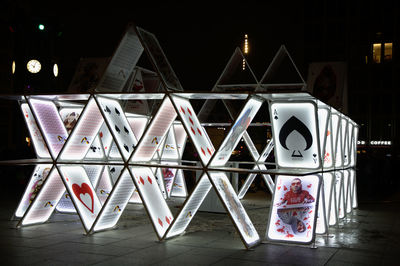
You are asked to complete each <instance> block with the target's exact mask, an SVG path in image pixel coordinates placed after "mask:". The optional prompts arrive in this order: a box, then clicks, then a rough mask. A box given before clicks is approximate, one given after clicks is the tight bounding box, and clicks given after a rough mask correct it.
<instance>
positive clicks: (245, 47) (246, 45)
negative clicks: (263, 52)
mask: <svg viewBox="0 0 400 266" xmlns="http://www.w3.org/2000/svg"><path fill="white" fill-rule="evenodd" d="M243 53H244V54H248V53H249V40H248V35H247V34H245V35H244V45H243ZM245 69H246V61H245V60H244V58H243V60H242V70H245Z"/></svg>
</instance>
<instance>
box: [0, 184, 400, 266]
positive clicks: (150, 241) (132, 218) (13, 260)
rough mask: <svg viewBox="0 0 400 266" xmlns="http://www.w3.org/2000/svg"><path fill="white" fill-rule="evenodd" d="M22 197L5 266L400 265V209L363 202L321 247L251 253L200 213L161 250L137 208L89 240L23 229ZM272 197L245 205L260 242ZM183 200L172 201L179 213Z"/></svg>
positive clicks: (76, 228) (75, 227) (3, 249)
mask: <svg viewBox="0 0 400 266" xmlns="http://www.w3.org/2000/svg"><path fill="white" fill-rule="evenodd" d="M17 196H19V195H15V196H14V197H11V198H10V199H8V200H6V199H2V201H1V203H0V207H1V209H0V254H1V262H2V264H3V265H69V264H71V265H230V266H233V265H279V264H290V265H296V264H299V265H398V264H399V262H398V255H399V252H400V240H399V239H400V216H399V215H398V213H399V210H400V201H399V200H398V199H397V198H392V199H387V200H386V201H379V202H377V201H375V202H360V206H359V209H357V210H354V212H353V214H352V215H350V216H349V217H348V218H347V219H346V220H344V221H343V222H342V223H341V224H340V225H339V226H338V227H336V228H331V229H330V236H329V237H326V236H318V237H317V241H316V244H317V247H318V248H316V249H312V248H310V247H308V246H294V245H282V244H273V243H263V244H260V245H259V246H257V247H255V248H254V249H253V250H245V248H244V246H243V244H242V242H241V241H240V238H239V236H238V234H237V233H236V232H235V230H234V227H233V226H232V223H231V221H230V219H229V218H228V216H227V215H226V214H213V213H207V212H199V213H198V214H197V215H196V216H195V217H194V219H193V221H192V223H191V224H190V225H189V227H188V230H187V232H186V233H185V234H184V235H182V236H180V237H177V238H174V239H170V240H167V241H164V242H158V240H157V237H156V235H155V233H154V231H153V228H152V226H151V224H150V223H149V220H148V218H147V216H146V215H145V211H144V209H143V207H142V206H140V205H132V204H130V205H129V206H128V208H127V210H126V212H125V213H124V214H123V216H122V218H121V220H120V222H119V228H118V229H117V230H111V231H106V232H100V233H96V234H95V235H91V236H85V235H83V228H82V225H81V223H80V221H79V220H78V218H77V217H76V216H74V215H62V214H56V215H53V217H52V219H51V221H50V222H49V223H46V224H43V225H37V226H31V227H26V228H22V229H18V230H17V229H15V225H16V222H15V221H10V220H9V219H10V217H11V215H12V213H13V211H14V210H15V208H16V205H17V203H18V197H17ZM269 200H270V196H269V194H267V193H265V192H257V193H249V194H247V196H246V198H245V200H244V201H243V203H244V205H245V207H246V209H247V210H248V213H249V216H250V218H251V219H252V221H253V222H254V224H255V226H256V228H257V230H258V232H259V234H260V235H261V236H263V235H264V234H265V229H266V224H267V219H268V217H267V214H268V206H269V202H270V201H269ZM180 203H181V201H180V200H174V201H170V202H169V204H170V206H171V207H172V209H173V211H177V210H178V208H177V207H178V206H179V205H180Z"/></svg>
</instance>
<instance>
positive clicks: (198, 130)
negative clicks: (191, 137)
mask: <svg viewBox="0 0 400 266" xmlns="http://www.w3.org/2000/svg"><path fill="white" fill-rule="evenodd" d="M197 132H199V134H200V136H202V134H201V131H200V129H199V128H197Z"/></svg>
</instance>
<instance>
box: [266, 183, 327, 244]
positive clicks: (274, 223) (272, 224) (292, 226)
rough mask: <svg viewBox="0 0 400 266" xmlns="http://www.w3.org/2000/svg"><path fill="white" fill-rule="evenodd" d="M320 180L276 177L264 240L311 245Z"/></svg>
mask: <svg viewBox="0 0 400 266" xmlns="http://www.w3.org/2000/svg"><path fill="white" fill-rule="evenodd" d="M320 180H321V177H320V176H318V175H308V176H300V177H296V176H284V175H278V176H277V178H276V181H275V184H276V185H275V193H274V196H273V201H272V204H271V210H270V215H269V221H268V227H267V232H266V236H267V238H268V240H271V241H284V242H299V243H311V242H312V241H313V239H314V232H315V223H316V217H317V216H316V215H317V209H316V207H317V204H318V194H319V189H320V183H321V181H320Z"/></svg>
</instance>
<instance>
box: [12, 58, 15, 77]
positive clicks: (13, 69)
mask: <svg viewBox="0 0 400 266" xmlns="http://www.w3.org/2000/svg"><path fill="white" fill-rule="evenodd" d="M11 73H13V74H14V73H15V61H14V60H13V61H12V64H11Z"/></svg>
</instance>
